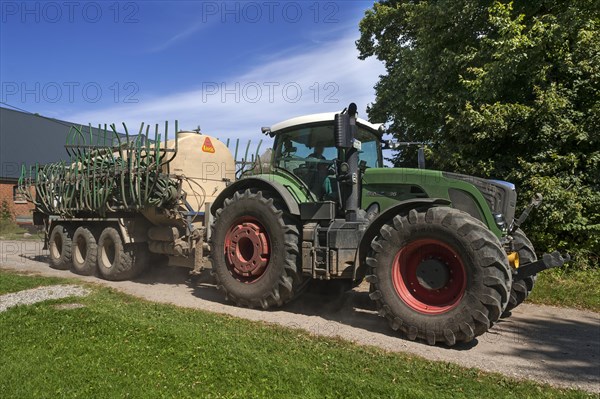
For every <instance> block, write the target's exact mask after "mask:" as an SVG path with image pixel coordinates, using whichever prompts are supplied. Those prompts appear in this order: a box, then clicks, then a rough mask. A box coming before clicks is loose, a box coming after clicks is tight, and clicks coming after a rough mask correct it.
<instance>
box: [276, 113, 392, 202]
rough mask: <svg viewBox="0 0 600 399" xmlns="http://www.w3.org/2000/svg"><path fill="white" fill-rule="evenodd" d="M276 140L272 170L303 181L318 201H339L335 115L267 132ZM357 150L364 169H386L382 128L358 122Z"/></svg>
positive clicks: (280, 125)
mask: <svg viewBox="0 0 600 399" xmlns="http://www.w3.org/2000/svg"><path fill="white" fill-rule="evenodd" d="M267 132H268V133H269V134H270V135H271V136H272V137H275V145H274V150H275V151H274V158H273V166H274V167H275V168H278V169H283V170H285V171H287V172H289V173H291V174H293V175H294V176H296V177H297V178H298V179H299V180H300V181H302V182H303V183H304V184H305V185H306V187H307V188H308V189H309V190H310V192H311V193H312V195H313V196H314V197H315V199H316V200H317V201H328V200H331V201H336V200H337V198H338V193H337V190H338V189H337V180H336V168H337V167H338V165H339V164H340V161H339V159H340V158H339V155H338V147H336V145H335V114H334V113H322V114H314V115H307V116H302V117H299V118H293V119H289V120H287V121H284V122H281V123H278V124H276V125H275V126H273V128H272V129H269V130H268V131H267ZM354 146H355V148H357V150H358V158H359V164H360V165H361V167H362V168H363V169H366V168H378V167H382V165H383V157H382V154H381V149H382V142H381V131H380V125H375V124H372V123H369V122H367V121H365V120H362V119H357V132H356V137H355V138H354Z"/></svg>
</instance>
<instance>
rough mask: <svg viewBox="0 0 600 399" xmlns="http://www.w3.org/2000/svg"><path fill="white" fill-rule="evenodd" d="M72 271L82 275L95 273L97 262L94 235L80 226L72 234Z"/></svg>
mask: <svg viewBox="0 0 600 399" xmlns="http://www.w3.org/2000/svg"><path fill="white" fill-rule="evenodd" d="M72 253H73V256H72V257H73V272H75V273H77V274H81V275H83V276H91V275H94V274H95V273H96V270H97V269H98V264H97V262H96V259H97V257H98V244H97V243H96V236H95V235H94V233H92V231H91V230H90V229H89V228H87V227H85V226H81V227H78V228H77V230H75V233H74V234H73V250H72Z"/></svg>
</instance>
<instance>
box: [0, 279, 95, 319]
mask: <svg viewBox="0 0 600 399" xmlns="http://www.w3.org/2000/svg"><path fill="white" fill-rule="evenodd" d="M89 293H90V291H89V290H88V289H85V288H83V287H80V286H78V285H64V284H61V285H50V286H47V287H38V288H32V289H30V290H23V291H19V292H13V293H10V294H4V295H0V313H2V312H4V311H6V310H8V309H10V308H12V307H14V306H18V305H33V304H34V303H38V302H44V301H49V300H51V299H62V298H69V297H82V296H86V295H88V294H89Z"/></svg>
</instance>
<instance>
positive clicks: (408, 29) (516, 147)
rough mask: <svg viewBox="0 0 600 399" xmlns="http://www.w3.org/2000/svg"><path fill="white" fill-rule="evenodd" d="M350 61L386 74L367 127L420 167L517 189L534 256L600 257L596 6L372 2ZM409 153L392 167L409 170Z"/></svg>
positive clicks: (539, 0)
mask: <svg viewBox="0 0 600 399" xmlns="http://www.w3.org/2000/svg"><path fill="white" fill-rule="evenodd" d="M360 30H361V37H360V39H359V40H358V41H357V46H358V48H359V50H360V53H361V58H366V57H370V56H375V57H377V58H378V59H379V60H381V61H383V62H384V63H385V66H386V69H387V74H386V75H385V76H382V77H381V79H380V81H379V82H378V84H377V86H376V92H377V98H376V101H375V103H374V104H372V106H371V107H370V108H369V117H370V118H371V119H372V120H377V121H378V122H380V121H387V122H390V123H391V125H390V126H391V130H392V131H393V132H395V135H396V137H397V138H398V139H400V140H402V141H424V142H427V143H429V144H430V147H431V148H432V149H433V157H432V158H433V159H430V160H429V165H430V166H433V167H435V168H438V169H442V170H451V171H456V172H462V173H467V174H473V175H478V176H482V177H494V178H501V179H505V180H509V181H512V182H514V183H515V184H517V187H518V191H519V194H520V196H519V207H520V208H522V207H523V206H524V205H525V204H526V203H527V202H528V201H529V199H530V198H531V197H532V196H533V194H534V193H536V192H539V193H541V194H542V195H543V196H544V198H545V200H544V203H543V205H542V206H541V207H540V209H538V210H537V211H536V212H535V214H534V215H532V217H531V218H530V219H529V220H528V222H527V225H526V226H524V228H525V229H526V230H527V232H528V235H529V236H530V238H531V239H532V240H533V241H534V244H535V245H536V248H537V250H538V251H539V252H544V251H551V250H556V249H559V250H563V251H568V252H570V253H571V254H573V255H575V257H576V262H574V264H576V265H578V266H579V267H581V268H585V267H587V266H591V265H598V263H599V261H600V7H598V3H597V1H593V0H573V1H559V0H535V1H531V0H527V1H526V0H520V1H513V2H507V1H474V0H438V1H433V0H429V1H427V0H425V1H409V0H398V1H381V2H379V3H376V4H375V5H374V7H373V9H372V10H369V11H367V13H366V15H365V18H364V19H363V20H362V21H361V23H360ZM414 158H415V155H414V154H413V153H411V152H403V153H398V154H397V155H396V157H395V159H394V161H395V163H396V164H397V165H414V164H415V162H414Z"/></svg>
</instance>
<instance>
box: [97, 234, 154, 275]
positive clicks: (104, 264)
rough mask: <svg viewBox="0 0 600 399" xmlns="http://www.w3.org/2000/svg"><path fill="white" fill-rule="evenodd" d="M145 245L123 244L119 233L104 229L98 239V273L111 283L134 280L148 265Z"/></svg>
mask: <svg viewBox="0 0 600 399" xmlns="http://www.w3.org/2000/svg"><path fill="white" fill-rule="evenodd" d="M147 254H148V251H147V249H146V248H145V244H127V245H126V244H124V243H123V240H122V239H121V235H120V234H119V232H118V231H117V230H116V229H114V228H112V227H106V228H105V229H104V230H102V234H100V238H99V239H98V255H97V258H98V271H99V272H100V275H101V276H102V277H103V278H104V279H106V280H111V281H121V280H128V279H131V278H134V277H136V276H138V275H139V274H141V273H142V272H143V271H144V269H145V268H146V267H147V265H148V257H147Z"/></svg>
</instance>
